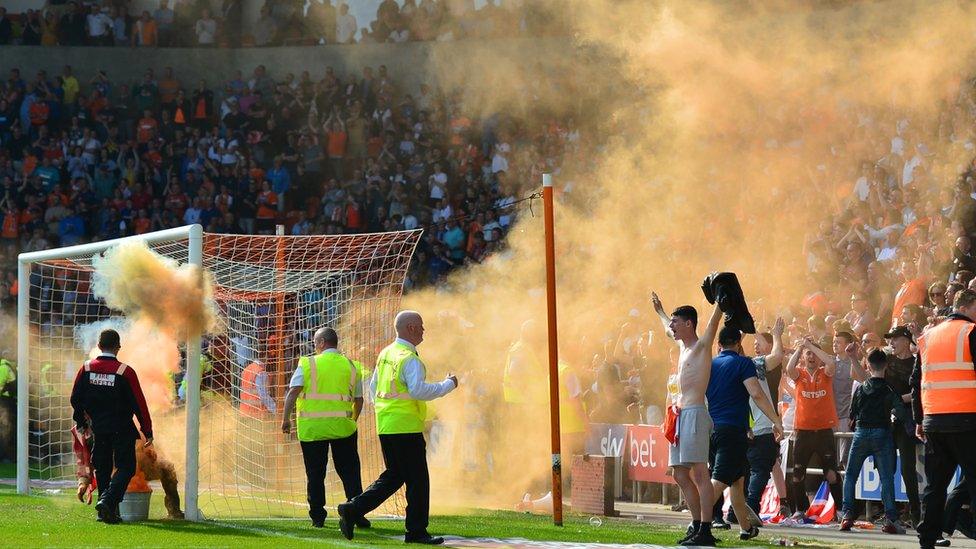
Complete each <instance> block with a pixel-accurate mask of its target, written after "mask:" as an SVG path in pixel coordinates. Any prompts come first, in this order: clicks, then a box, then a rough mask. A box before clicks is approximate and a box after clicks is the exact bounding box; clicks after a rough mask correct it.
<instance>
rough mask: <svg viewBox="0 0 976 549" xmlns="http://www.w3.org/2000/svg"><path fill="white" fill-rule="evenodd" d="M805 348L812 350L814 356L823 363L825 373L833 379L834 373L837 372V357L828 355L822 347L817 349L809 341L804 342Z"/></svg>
mask: <svg viewBox="0 0 976 549" xmlns="http://www.w3.org/2000/svg"><path fill="white" fill-rule="evenodd" d="M803 346H804V347H806V348H807V349H810V351H811V352H812V353H813V354H815V355H817V358H819V359H820V360H822V361H823V363H824V373H825V374H827V375H828V376H830V377H833V376H834V372H836V371H837V357H835V356H834V355H832V354H830V353H828V352H827V351H824V350H823V349H821V348H820V347H817V346H816V345H814V344H813V342H812V341H810V340H809V339H804V340H803Z"/></svg>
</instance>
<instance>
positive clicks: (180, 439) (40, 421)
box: [17, 225, 422, 520]
mask: <svg viewBox="0 0 976 549" xmlns="http://www.w3.org/2000/svg"><path fill="white" fill-rule="evenodd" d="M421 234H422V231H420V230H413V231H395V232H385V233H366V234H342V235H309V236H284V235H282V234H281V233H280V232H279V234H277V235H227V234H212V233H205V232H203V230H202V228H201V227H200V226H199V225H191V226H186V227H180V228H174V229H168V230H163V231H158V232H153V233H147V234H143V235H137V236H130V237H125V238H120V239H116V240H110V241H104V242H93V243H89V244H82V245H77V246H68V247H64V248H55V249H50V250H44V251H37V252H28V253H23V254H20V256H19V257H18V291H17V491H18V492H19V493H21V494H28V493H30V491H31V489H32V488H33V489H35V490H37V489H45V488H48V489H63V488H66V487H67V485H68V484H73V481H74V480H75V470H74V467H73V464H74V459H73V456H72V452H71V444H70V429H71V426H72V424H73V421H72V419H71V407H70V403H69V398H68V395H70V389H71V385H72V381H73V378H74V374H75V373H76V372H77V370H78V368H79V366H80V364H81V363H82V362H83V361H84V360H85V359H86V358H88V355H89V353H90V352H91V351H92V349H93V342H92V341H91V334H92V333H96V334H97V331H98V330H99V329H101V328H102V327H104V326H105V324H103V323H109V325H111V326H113V327H114V326H116V324H113V323H120V324H118V326H120V327H123V328H124V329H127V328H125V327H126V326H136V325H138V323H139V322H140V321H139V320H138V319H135V318H129V317H127V316H126V314H125V313H124V312H122V311H113V310H110V309H109V307H108V306H107V305H106V302H105V300H104V299H102V298H100V297H99V296H98V295H96V293H95V291H94V290H93V281H94V280H95V279H96V278H97V277H96V274H97V273H96V265H95V264H96V263H97V259H98V258H99V256H100V255H101V254H103V253H104V252H105V251H107V250H109V249H111V248H113V247H115V246H118V245H120V244H123V243H129V242H137V243H143V244H145V245H146V246H147V247H148V248H149V249H150V250H152V251H154V252H156V253H158V254H159V255H160V256H162V257H164V258H168V261H172V262H174V263H175V264H176V265H195V266H199V267H200V268H201V269H203V270H204V271H205V272H206V273H207V275H208V277H210V279H211V281H212V289H213V296H212V297H213V306H214V308H215V312H216V317H217V324H218V327H217V330H216V331H215V333H212V334H204V335H203V337H200V336H197V337H193V338H191V339H189V340H187V341H183V342H179V344H177V343H175V342H172V340H169V343H168V344H166V346H165V349H164V351H165V352H163V353H157V348H158V346H153V345H149V344H147V343H146V341H145V340H144V338H143V336H141V335H133V336H132V338H133V339H132V341H131V342H130V343H127V342H126V341H123V349H122V354H121V355H120V358H121V359H122V360H123V361H126V362H128V363H129V364H130V365H133V367H134V368H135V369H136V371H137V372H139V378H140V382H141V384H142V386H143V391H144V392H145V393H146V398H147V400H148V401H150V410H151V411H152V415H153V431H154V436H155V441H156V447H157V453H159V454H160V456H162V457H164V458H165V459H166V460H167V461H169V462H170V463H172V464H173V466H174V469H175V473H176V474H177V476H178V477H182V478H181V480H182V481H183V490H182V492H183V501H184V506H185V514H186V518H187V519H190V520H201V519H203V518H258V519H263V518H297V517H299V516H306V513H307V511H308V506H307V502H306V494H305V476H304V467H303V463H302V458H301V451H300V449H299V445H298V441H297V438H296V437H295V435H294V433H292V434H290V435H285V434H283V433H282V432H281V430H280V428H279V425H280V420H281V416H280V413H281V406H282V405H283V396H284V393H285V391H286V390H287V386H288V382H289V378H290V376H291V373H292V372H293V371H294V368H295V366H296V364H297V362H298V359H299V358H300V357H301V356H307V355H308V354H310V353H312V352H313V350H314V346H313V343H312V337H311V336H312V334H313V333H314V331H315V330H316V329H317V328H319V327H322V326H332V327H334V328H336V330H337V331H338V333H339V338H340V342H339V348H340V350H341V351H342V352H343V353H344V354H346V355H347V356H349V357H350V358H352V359H353V360H356V361H358V362H360V363H362V364H363V366H364V369H365V370H370V369H371V368H372V366H373V365H374V364H375V360H376V355H377V354H378V353H379V351H380V350H381V349H382V348H383V347H384V346H385V345H386V344H388V343H389V341H390V340H391V338H392V337H393V319H394V317H395V315H396V312H397V310H398V307H399V303H400V297H401V295H402V292H403V283H404V280H405V278H406V274H407V269H408V267H409V265H410V262H411V259H412V257H413V253H414V250H415V248H416V246H417V244H418V242H419V241H420V236H421ZM127 265H128V264H127ZM123 269H124V267H123ZM140 276H141V275H137V276H136V278H137V279H139V277H140ZM136 333H138V332H136ZM123 336H124V337H125V334H123ZM184 345H185V354H184V355H183V356H180V350H179V348H178V347H183V346H184ZM127 347H128V350H129V351H130V352H132V353H133V354H134V355H139V354H140V353H141V354H142V355H147V354H148V355H149V357H148V358H145V357H142V358H141V360H143V361H144V362H142V363H140V362H132V361H130V359H129V358H126V357H125V356H124V355H125V354H126V348H127ZM132 360H135V359H132ZM141 364H144V366H143V367H144V369H142V370H140V365H141ZM196 365H198V367H191V366H196ZM254 368H257V369H259V370H261V371H262V372H263V373H262V374H259V375H261V376H262V377H261V381H260V382H259V384H260V386H259V387H257V391H258V393H259V395H260V402H261V404H259V405H256V404H254V400H255V398H254V395H253V391H254V388H255V385H254V384H255V378H254V377H253V376H254V375H255V374H254V371H255V370H254ZM180 375H183V376H184V377H183V378H182V379H183V381H185V383H181V382H180V377H179V376H180ZM366 375H367V376H368V372H367V374H366ZM147 377H148V378H149V379H148V380H147V379H146V378H147ZM367 379H368V377H367ZM147 384H148V387H147ZM179 387H185V394H184V393H183V392H182V390H181V391H177V389H178V388H179ZM245 387H247V389H245ZM154 402H155V403H156V409H155V410H154V409H153V406H154V404H153V403H154ZM255 406H257V407H255ZM157 410H158V412H159V413H157ZM184 414H185V417H184ZM184 441H185V442H184ZM358 441H359V449H360V459H361V464H362V477H363V479H370V478H375V476H376V475H378V474H379V473H380V472H381V471H382V470H383V462H382V453H381V451H380V448H379V443H378V438H377V436H376V426H375V418H374V416H373V410H372V408H371V407H366V408H365V409H364V410H363V412H362V415H361V416H360V419H359V435H358ZM184 444H185V446H184ZM329 467H330V469H334V465H333V464H332V463H330V464H329ZM326 492H327V494H328V495H327V500H328V501H329V502H330V503H331V504H332V505H334V504H335V503H336V502H338V501H345V498H344V494H343V490H342V486H341V483H340V482H339V481H338V479H337V476H336V475H334V474H330V475H329V476H328V477H327V485H326ZM402 511H403V500H402V498H400V497H398V498H393V499H392V500H391V501H390V502H389V503H388V504H387V505H386V506H384V507H381V508H380V509H378V510H377V512H378V513H380V514H388V515H400V514H402Z"/></svg>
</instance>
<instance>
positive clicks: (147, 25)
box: [132, 11, 159, 47]
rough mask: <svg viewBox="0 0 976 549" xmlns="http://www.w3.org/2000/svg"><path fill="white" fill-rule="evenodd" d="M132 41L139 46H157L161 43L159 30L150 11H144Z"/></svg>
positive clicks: (136, 25) (137, 23)
mask: <svg viewBox="0 0 976 549" xmlns="http://www.w3.org/2000/svg"><path fill="white" fill-rule="evenodd" d="M132 43H133V45H135V46H139V47H156V46H158V45H159V30H158V29H157V27H156V22H155V21H154V20H153V19H152V17H151V16H150V15H149V12H148V11H143V12H142V17H140V18H139V21H137V22H136V24H135V28H134V29H133V34H132Z"/></svg>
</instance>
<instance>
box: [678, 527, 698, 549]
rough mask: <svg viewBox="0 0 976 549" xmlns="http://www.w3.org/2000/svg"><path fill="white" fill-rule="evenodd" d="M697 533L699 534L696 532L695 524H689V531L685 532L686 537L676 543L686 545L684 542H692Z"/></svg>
mask: <svg viewBox="0 0 976 549" xmlns="http://www.w3.org/2000/svg"><path fill="white" fill-rule="evenodd" d="M696 532H697V530H695V526H694V525H693V524H689V525H688V530H686V531H685V537H683V538H681V539H679V540H678V541H677V542H676V543H677V544H678V545H681V544H682V543H684V542H686V541H688V540H690V539H691V538H692V537H694V535H695V533H696Z"/></svg>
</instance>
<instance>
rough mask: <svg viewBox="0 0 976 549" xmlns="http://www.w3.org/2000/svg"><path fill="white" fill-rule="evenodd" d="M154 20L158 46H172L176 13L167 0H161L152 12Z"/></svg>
mask: <svg viewBox="0 0 976 549" xmlns="http://www.w3.org/2000/svg"><path fill="white" fill-rule="evenodd" d="M152 18H153V20H154V21H156V32H157V35H158V43H159V45H160V46H173V45H174V44H173V23H174V21H175V18H176V13H175V12H173V10H172V8H170V7H169V0H161V1H160V3H159V7H158V8H156V11H154V12H153V15H152Z"/></svg>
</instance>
